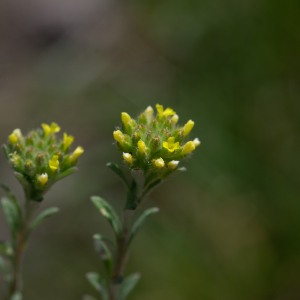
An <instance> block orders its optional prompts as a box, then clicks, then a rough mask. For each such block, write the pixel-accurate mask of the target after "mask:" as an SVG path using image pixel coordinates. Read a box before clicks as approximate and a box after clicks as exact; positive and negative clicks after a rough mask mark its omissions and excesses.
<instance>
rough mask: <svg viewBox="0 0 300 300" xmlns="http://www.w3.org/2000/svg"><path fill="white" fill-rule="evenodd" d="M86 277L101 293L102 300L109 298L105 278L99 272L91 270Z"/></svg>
mask: <svg viewBox="0 0 300 300" xmlns="http://www.w3.org/2000/svg"><path fill="white" fill-rule="evenodd" d="M86 278H87V279H88V281H89V282H90V283H91V285H92V286H93V287H94V288H95V289H96V290H97V291H98V292H99V293H100V294H101V296H102V300H108V289H107V284H106V281H105V279H103V278H102V277H101V276H100V275H99V274H98V273H94V272H90V273H87V274H86Z"/></svg>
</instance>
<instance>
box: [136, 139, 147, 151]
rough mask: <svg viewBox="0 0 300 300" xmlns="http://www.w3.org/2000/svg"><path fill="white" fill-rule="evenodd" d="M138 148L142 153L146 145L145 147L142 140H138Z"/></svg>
mask: <svg viewBox="0 0 300 300" xmlns="http://www.w3.org/2000/svg"><path fill="white" fill-rule="evenodd" d="M138 148H139V150H140V152H141V153H144V152H145V150H146V148H147V147H146V144H145V143H144V142H143V141H142V140H139V142H138Z"/></svg>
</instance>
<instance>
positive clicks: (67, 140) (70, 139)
mask: <svg viewBox="0 0 300 300" xmlns="http://www.w3.org/2000/svg"><path fill="white" fill-rule="evenodd" d="M73 141H74V137H73V136H72V135H69V136H68V135H67V134H66V133H64V150H67V149H68V148H69V147H70V145H71V144H72V143H73Z"/></svg>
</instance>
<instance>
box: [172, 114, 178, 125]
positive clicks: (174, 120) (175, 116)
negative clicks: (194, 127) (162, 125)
mask: <svg viewBox="0 0 300 300" xmlns="http://www.w3.org/2000/svg"><path fill="white" fill-rule="evenodd" d="M178 120H179V117H178V115H176V114H175V115H174V116H173V117H172V121H173V123H174V124H177V122H178Z"/></svg>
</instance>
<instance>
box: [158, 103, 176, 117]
mask: <svg viewBox="0 0 300 300" xmlns="http://www.w3.org/2000/svg"><path fill="white" fill-rule="evenodd" d="M156 109H157V111H158V117H159V118H161V117H163V116H165V117H168V116H172V115H175V111H174V110H173V109H172V108H169V107H168V108H167V109H166V110H164V107H163V106H162V105H159V104H156Z"/></svg>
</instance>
